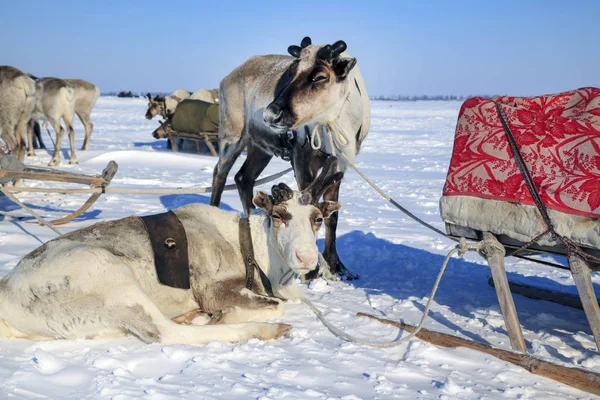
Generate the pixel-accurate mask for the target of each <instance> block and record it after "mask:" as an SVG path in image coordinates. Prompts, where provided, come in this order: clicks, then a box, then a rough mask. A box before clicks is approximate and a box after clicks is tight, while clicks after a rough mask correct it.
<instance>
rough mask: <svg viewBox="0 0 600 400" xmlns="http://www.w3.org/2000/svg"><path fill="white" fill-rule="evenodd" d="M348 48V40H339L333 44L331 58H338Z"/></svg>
mask: <svg viewBox="0 0 600 400" xmlns="http://www.w3.org/2000/svg"><path fill="white" fill-rule="evenodd" d="M347 48H348V45H346V42H344V41H343V40H338V41H337V42H335V43H334V44H333V45H331V49H332V50H331V58H336V57H337V56H339V55H340V54H342V53H343V52H344V51H346V49H347Z"/></svg>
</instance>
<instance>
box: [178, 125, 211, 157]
mask: <svg viewBox="0 0 600 400" xmlns="http://www.w3.org/2000/svg"><path fill="white" fill-rule="evenodd" d="M218 135H219V134H218V133H217V132H200V133H189V132H176V131H171V132H169V133H168V136H169V142H170V143H171V149H172V150H173V151H174V152H177V142H176V141H175V139H186V140H191V141H193V142H194V143H195V144H196V152H198V153H199V152H200V141H201V140H202V141H204V143H205V144H206V147H208V149H209V150H210V153H211V154H212V155H213V156H215V157H218V156H219V154H218V153H217V150H216V149H215V147H216V146H217V138H218ZM213 143H214V144H213Z"/></svg>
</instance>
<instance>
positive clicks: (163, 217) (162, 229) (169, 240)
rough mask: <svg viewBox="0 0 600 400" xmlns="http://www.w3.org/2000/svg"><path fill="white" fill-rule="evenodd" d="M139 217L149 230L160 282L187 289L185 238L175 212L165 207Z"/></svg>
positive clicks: (188, 267) (187, 270)
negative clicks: (159, 212) (160, 211)
mask: <svg viewBox="0 0 600 400" xmlns="http://www.w3.org/2000/svg"><path fill="white" fill-rule="evenodd" d="M139 218H140V220H141V221H142V223H143V224H144V227H145V228H146V232H147V233H148V239H149V240H150V244H151V246H152V252H153V253H154V266H155V268H156V274H157V276H158V280H159V282H160V283H162V284H163V285H167V286H170V287H174V288H179V289H189V288H190V287H191V285H190V261H189V255H188V240H187V235H186V232H185V228H184V226H183V224H182V223H181V221H180V220H179V218H178V217H177V214H175V213H174V212H173V211H167V212H165V213H162V214H155V215H146V216H143V217H139Z"/></svg>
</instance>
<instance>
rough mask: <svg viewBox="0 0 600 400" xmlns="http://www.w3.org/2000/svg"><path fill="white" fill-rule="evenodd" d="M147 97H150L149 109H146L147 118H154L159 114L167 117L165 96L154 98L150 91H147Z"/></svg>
mask: <svg viewBox="0 0 600 400" xmlns="http://www.w3.org/2000/svg"><path fill="white" fill-rule="evenodd" d="M146 97H147V98H148V111H146V118H147V119H152V118H154V117H155V116H157V115H161V116H163V118H166V109H167V107H166V105H165V98H164V96H162V97H161V96H154V98H152V96H151V95H150V93H147V94H146Z"/></svg>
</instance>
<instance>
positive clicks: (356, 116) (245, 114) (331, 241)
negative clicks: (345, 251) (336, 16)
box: [211, 37, 370, 278]
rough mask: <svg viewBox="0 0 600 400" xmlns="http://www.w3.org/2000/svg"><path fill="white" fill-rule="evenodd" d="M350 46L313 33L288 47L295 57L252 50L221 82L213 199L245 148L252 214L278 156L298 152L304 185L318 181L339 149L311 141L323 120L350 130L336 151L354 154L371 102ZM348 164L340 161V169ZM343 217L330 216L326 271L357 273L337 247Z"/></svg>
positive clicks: (334, 196)
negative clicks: (259, 187)
mask: <svg viewBox="0 0 600 400" xmlns="http://www.w3.org/2000/svg"><path fill="white" fill-rule="evenodd" d="M345 49H346V44H345V43H344V42H343V41H338V42H336V43H334V44H333V45H313V44H312V42H311V39H310V38H308V37H306V38H304V39H303V40H302V45H301V47H299V46H290V47H289V49H288V51H289V53H290V54H291V55H292V57H290V56H283V55H267V56H256V57H252V58H251V59H249V60H248V61H246V62H245V63H243V64H242V65H240V66H239V67H237V68H236V69H234V70H233V71H232V72H231V73H230V74H229V75H228V76H226V77H225V78H224V79H223V80H222V81H221V85H220V95H219V103H220V111H219V112H220V124H219V151H220V154H219V162H218V163H217V165H216V166H215V170H214V176H213V185H212V186H213V191H212V195H211V204H212V205H215V206H218V205H219V203H220V201H221V194H222V192H223V187H224V185H225V180H226V179H227V175H228V174H229V171H230V169H231V167H232V166H233V164H234V162H235V160H236V159H237V158H238V156H239V155H240V154H241V152H242V150H243V149H244V148H246V147H247V149H248V153H247V154H248V155H247V158H246V161H245V162H244V164H243V165H242V168H241V169H240V170H239V171H238V173H237V174H236V175H235V181H236V183H237V186H238V191H239V194H240V198H241V200H242V204H243V206H244V210H245V212H246V213H249V212H250V211H251V210H252V208H253V207H254V206H253V204H252V189H253V187H254V182H255V181H256V179H257V177H258V176H259V175H260V173H261V172H262V171H263V170H264V168H265V167H266V166H267V164H268V163H269V161H270V160H271V158H272V157H273V156H274V155H275V156H280V157H282V158H284V159H287V158H291V159H292V165H293V167H294V170H295V174H296V180H297V182H298V186H299V188H300V189H301V190H302V189H304V188H306V187H307V186H308V185H309V184H310V183H311V182H312V181H313V180H314V177H315V176H316V174H317V172H318V170H319V169H320V168H321V167H322V165H323V163H324V160H325V159H326V156H327V154H331V153H332V149H331V147H329V144H328V142H326V141H325V138H322V140H321V142H322V143H324V144H325V146H324V147H322V148H320V149H318V150H316V149H313V147H312V146H311V145H310V143H309V142H310V138H309V134H310V133H311V132H313V130H314V129H319V128H320V126H327V125H330V124H334V125H335V126H337V127H340V128H341V129H343V130H344V132H346V133H350V135H348V136H349V137H348V138H347V139H348V143H346V145H345V146H344V147H343V149H340V150H337V151H338V152H339V151H341V152H343V154H344V156H345V157H346V159H348V160H349V161H354V159H355V157H356V154H357V152H358V150H359V148H360V144H361V142H362V141H363V140H364V138H365V137H366V136H367V133H368V131H369V125H370V108H369V99H368V95H367V90H366V87H365V84H364V81H363V78H362V75H361V73H360V71H359V69H358V67H357V66H356V59H355V58H352V57H349V56H348V55H347V54H346V53H344V51H345ZM290 131H291V132H290ZM346 167H347V165H346V163H345V162H344V161H343V160H340V163H339V169H340V171H345V170H346ZM339 189H340V182H337V183H336V184H335V185H333V186H331V187H330V188H329V189H328V190H327V191H326V192H325V194H324V199H325V200H328V201H337V200H338V197H339ZM337 221H338V219H337V215H335V216H332V218H329V219H328V220H327V222H326V227H327V233H326V239H325V251H324V252H323V257H324V258H325V261H326V263H322V264H323V265H322V266H321V267H322V268H321V270H322V272H330V273H331V274H334V275H340V276H342V275H345V276H346V277H348V278H352V277H355V276H354V275H353V274H352V273H350V272H349V271H348V270H347V269H346V268H345V267H344V265H343V264H342V262H341V261H340V259H339V257H338V254H337V250H336V228H337ZM324 264H327V265H324ZM327 267H328V268H327ZM325 276H328V275H325Z"/></svg>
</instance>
